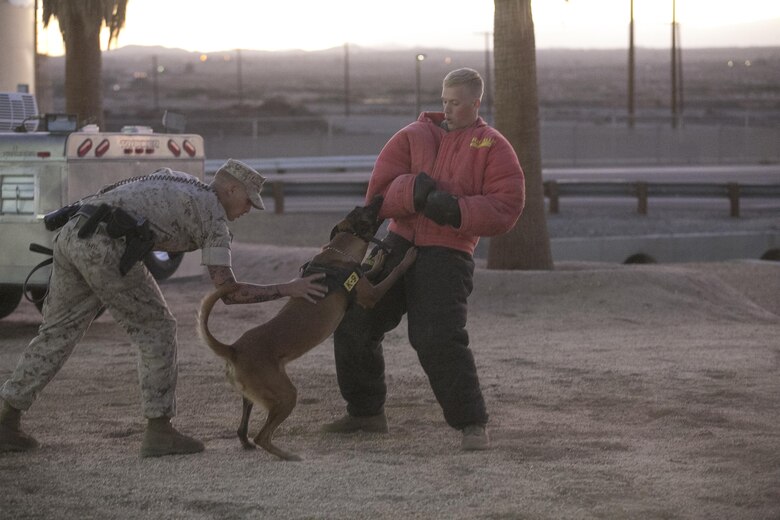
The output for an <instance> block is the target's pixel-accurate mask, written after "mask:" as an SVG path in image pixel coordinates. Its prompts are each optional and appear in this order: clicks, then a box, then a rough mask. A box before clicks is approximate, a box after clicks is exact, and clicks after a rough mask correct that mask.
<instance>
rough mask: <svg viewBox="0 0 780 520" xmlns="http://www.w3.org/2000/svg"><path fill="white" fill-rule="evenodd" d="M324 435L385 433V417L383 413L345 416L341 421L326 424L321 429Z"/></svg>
mask: <svg viewBox="0 0 780 520" xmlns="http://www.w3.org/2000/svg"><path fill="white" fill-rule="evenodd" d="M321 431H323V432H325V433H353V432H357V431H362V432H368V433H387V417H386V416H385V413H384V412H382V413H379V414H377V415H367V416H365V417H354V416H352V415H345V416H344V417H342V418H341V419H338V420H336V421H333V422H332V423H328V424H326V425H325V426H323V427H322V428H321Z"/></svg>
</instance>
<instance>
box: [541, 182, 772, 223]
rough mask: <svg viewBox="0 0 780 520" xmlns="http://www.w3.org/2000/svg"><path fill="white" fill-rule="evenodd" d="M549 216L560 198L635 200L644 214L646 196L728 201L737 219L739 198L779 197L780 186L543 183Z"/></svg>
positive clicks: (663, 183) (558, 207)
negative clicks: (547, 200)
mask: <svg viewBox="0 0 780 520" xmlns="http://www.w3.org/2000/svg"><path fill="white" fill-rule="evenodd" d="M544 196H545V197H547V198H548V199H549V201H550V204H549V210H550V213H558V212H559V211H560V204H559V201H560V198H561V197H567V196H568V197H631V198H634V197H636V199H637V213H639V214H640V215H647V201H648V198H649V197H651V196H652V197H690V198H728V199H729V209H730V215H731V216H732V217H735V218H736V217H739V212H740V199H742V198H780V184H740V183H737V182H727V183H701V182H645V181H634V182H630V181H599V182H587V181H560V180H559V181H546V182H545V183H544Z"/></svg>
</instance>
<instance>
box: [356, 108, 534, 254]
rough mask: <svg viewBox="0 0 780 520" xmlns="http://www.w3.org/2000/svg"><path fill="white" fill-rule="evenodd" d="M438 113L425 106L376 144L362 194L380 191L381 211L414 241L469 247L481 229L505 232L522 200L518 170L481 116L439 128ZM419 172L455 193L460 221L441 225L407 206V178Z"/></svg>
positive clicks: (395, 229) (487, 233) (491, 233)
mask: <svg viewBox="0 0 780 520" xmlns="http://www.w3.org/2000/svg"><path fill="white" fill-rule="evenodd" d="M443 121H444V114H443V113H442V112H424V113H422V114H421V115H420V117H419V118H418V119H417V121H415V122H414V123H411V124H410V125H407V126H406V127H404V128H402V129H401V130H399V131H398V132H397V133H396V134H395V135H394V136H393V137H392V138H391V139H390V140H389V141H388V142H387V144H386V145H385V146H384V148H382V151H381V152H380V153H379V156H378V157H377V161H376V164H375V165H374V171H373V173H372V174H371V180H370V181H369V184H368V191H367V192H366V201H367V202H368V201H370V200H371V199H372V198H373V197H374V196H375V195H379V194H381V195H383V196H384V197H385V200H384V204H383V205H382V210H381V213H380V217H381V218H390V219H392V221H391V222H390V225H389V230H390V231H392V232H394V233H397V234H399V235H401V236H402V237H404V238H406V239H407V240H409V241H411V242H412V243H414V244H415V245H417V246H444V247H449V248H452V249H456V250H459V251H464V252H467V253H469V254H473V253H474V248H475V247H476V245H477V242H478V241H479V237H482V236H495V235H500V234H501V233H505V232H507V231H509V230H510V229H511V228H512V226H514V225H515V222H517V219H518V217H519V216H520V214H521V213H522V211H523V206H524V205H525V177H524V175H523V170H522V168H521V167H520V162H519V161H518V159H517V155H516V154H515V151H514V150H513V149H512V145H510V144H509V141H507V140H506V138H505V137H504V136H503V135H501V134H500V133H499V132H498V131H497V130H496V129H494V128H492V127H490V126H488V125H487V123H485V121H484V120H483V119H482V118H481V117H480V118H478V119H477V121H476V122H475V123H474V124H473V125H471V126H469V127H467V128H463V129H459V130H453V131H450V132H448V131H447V130H445V129H443V128H442V127H441V123H442V122H443ZM420 172H425V173H427V174H428V175H430V176H431V177H433V179H434V180H435V181H436V188H437V189H440V190H444V191H447V192H449V193H451V194H452V195H455V196H457V197H458V204H459V206H460V213H461V225H460V228H458V229H455V228H453V227H451V226H440V225H438V224H436V223H435V222H434V221H432V220H430V219H428V218H426V217H425V216H423V215H422V213H419V214H418V213H415V212H414V201H413V194H414V180H415V177H416V176H417V174H418V173H420Z"/></svg>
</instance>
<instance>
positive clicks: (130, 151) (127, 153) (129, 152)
mask: <svg viewBox="0 0 780 520" xmlns="http://www.w3.org/2000/svg"><path fill="white" fill-rule="evenodd" d="M122 151H123V152H124V153H125V155H129V154H131V153H133V149H132V148H125V149H124V150H122Z"/></svg>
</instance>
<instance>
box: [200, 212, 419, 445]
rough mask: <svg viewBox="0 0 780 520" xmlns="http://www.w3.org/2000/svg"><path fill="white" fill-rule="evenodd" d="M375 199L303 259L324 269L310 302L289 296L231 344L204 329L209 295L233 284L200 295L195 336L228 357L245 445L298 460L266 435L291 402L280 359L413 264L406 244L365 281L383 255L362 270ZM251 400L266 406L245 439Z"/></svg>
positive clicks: (321, 334) (369, 303)
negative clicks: (397, 258) (386, 269)
mask: <svg viewBox="0 0 780 520" xmlns="http://www.w3.org/2000/svg"><path fill="white" fill-rule="evenodd" d="M381 206H382V197H376V198H374V200H373V201H372V202H371V204H369V205H367V206H364V207H356V208H355V209H354V210H352V211H351V212H350V213H349V215H347V216H346V218H345V219H344V220H342V221H341V222H339V223H338V224H337V225H336V226H335V227H334V228H333V231H332V232H331V240H330V242H329V243H328V244H327V245H325V246H324V247H323V248H322V251H321V252H320V253H318V254H317V255H315V256H314V258H312V260H311V261H310V262H309V263H308V264H306V265H307V266H308V267H306V266H305V267H306V270H305V271H304V274H313V273H316V272H325V273H327V277H326V279H324V280H323V282H324V283H326V284H327V285H328V287H329V289H328V294H327V295H326V296H325V298H323V299H322V300H320V301H318V302H317V303H316V304H314V303H311V302H309V301H307V300H305V299H303V298H291V299H290V300H289V301H288V302H287V304H286V305H285V306H284V307H283V308H282V309H281V310H280V311H279V313H278V314H277V315H276V316H275V317H274V318H272V319H271V320H270V321H268V322H266V323H264V324H262V325H259V326H257V327H255V328H252V329H250V330H248V331H246V332H245V333H244V334H243V335H242V336H241V337H240V338H238V340H237V341H236V342H235V343H233V344H232V345H225V344H224V343H220V342H219V341H218V340H216V339H215V338H214V336H213V335H212V334H211V332H209V329H208V319H209V314H210V313H211V310H212V308H213V307H214V304H215V303H216V301H217V300H219V299H220V298H221V297H222V296H224V295H225V294H227V293H229V292H230V290H232V289H217V290H216V291H214V292H212V293H211V294H209V295H208V296H206V297H205V298H204V299H203V301H202V302H201V308H200V313H199V319H198V322H199V333H200V337H201V339H202V340H203V341H204V342H205V343H206V344H207V345H208V346H209V347H211V349H212V350H213V351H214V352H215V353H216V354H217V355H218V356H219V357H221V358H224V359H225V360H226V361H227V372H228V379H229V380H230V382H231V383H232V384H233V386H234V387H235V388H236V389H237V390H238V391H239V392H241V394H242V396H243V414H242V416H241V424H240V425H239V428H238V438H239V439H240V440H241V444H242V445H243V446H244V447H245V448H254V447H255V444H256V445H258V446H260V447H262V448H264V449H265V450H267V451H268V452H270V453H272V454H274V455H276V456H277V457H280V458H282V459H285V460H300V457H298V456H297V455H295V454H294V453H289V452H286V451H284V450H282V449H279V448H278V447H276V446H274V445H273V444H272V442H271V438H272V436H273V434H274V431H275V430H276V429H277V428H278V427H279V425H280V424H281V423H282V422H283V421H284V420H285V419H286V418H287V417H288V416H289V415H290V413H292V411H293V408H295V404H296V402H297V390H296V388H295V386H294V385H293V383H292V382H291V381H290V378H289V377H288V376H287V372H286V371H285V365H287V363H289V362H290V361H292V360H294V359H297V358H299V357H300V356H302V355H304V354H305V353H306V352H308V351H310V350H311V349H313V348H314V347H316V346H317V345H319V344H320V343H322V342H323V341H325V339H327V338H328V337H329V336H330V335H331V334H333V331H335V330H336V327H337V326H338V324H339V322H341V319H342V318H343V317H344V313H345V312H346V309H347V306H348V305H349V304H350V302H351V301H352V299H353V298H354V302H355V303H357V304H358V305H361V306H363V307H366V308H371V307H373V306H374V305H375V304H376V303H377V302H378V301H379V299H380V298H381V297H382V296H383V295H384V294H385V293H386V292H387V291H388V289H390V287H392V286H393V284H394V283H395V282H396V281H398V279H399V278H400V277H401V276H402V275H403V274H404V273H405V272H406V270H407V269H408V268H409V267H410V266H411V265H412V263H414V260H415V258H416V255H417V251H416V250H415V249H414V248H410V249H409V251H408V252H407V253H406V256H405V257H404V258H403V260H402V261H401V263H400V264H399V265H398V266H396V267H395V268H394V269H393V270H392V271H391V273H390V275H388V276H387V278H385V279H384V280H382V281H381V282H379V283H378V284H377V285H372V283H371V282H370V281H369V278H370V277H371V275H372V274H374V273H378V272H379V271H380V269H381V264H382V261H383V259H378V261H376V262H375V264H374V266H373V267H372V269H371V271H369V272H368V273H366V274H365V275H363V274H362V273H361V270H360V264H361V261H362V259H363V257H364V256H365V254H366V251H367V249H368V244H369V242H370V241H376V240H375V239H374V235H375V234H376V232H377V230H378V229H379V226H380V225H381V221H380V220H379V219H378V215H379V209H380V207H381ZM380 254H381V253H380ZM334 281H335V283H334ZM253 404H258V405H262V406H263V407H265V408H266V409H267V410H268V416H267V418H266V421H265V424H264V425H263V427H262V428H261V429H260V432H259V433H258V434H257V436H256V437H255V438H254V442H255V444H252V443H250V442H249V439H248V438H247V432H248V428H249V415H250V414H251V412H252V406H253Z"/></svg>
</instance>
